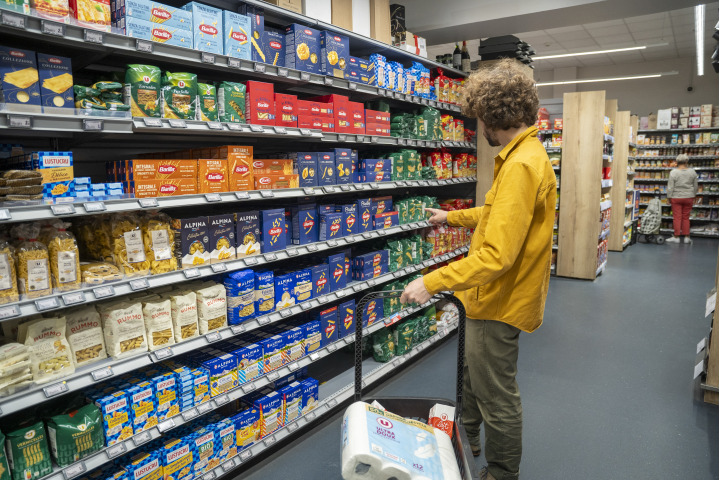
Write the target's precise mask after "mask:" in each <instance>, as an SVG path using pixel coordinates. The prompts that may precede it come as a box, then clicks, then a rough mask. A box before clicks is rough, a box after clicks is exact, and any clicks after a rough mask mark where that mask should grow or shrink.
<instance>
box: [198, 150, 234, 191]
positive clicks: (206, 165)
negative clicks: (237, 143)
mask: <svg viewBox="0 0 719 480" xmlns="http://www.w3.org/2000/svg"><path fill="white" fill-rule="evenodd" d="M197 167H198V168H197V184H198V190H199V191H198V192H197V193H217V192H227V191H228V188H227V177H228V175H227V160H224V159H219V158H218V159H204V158H203V159H200V160H198V161H197Z"/></svg>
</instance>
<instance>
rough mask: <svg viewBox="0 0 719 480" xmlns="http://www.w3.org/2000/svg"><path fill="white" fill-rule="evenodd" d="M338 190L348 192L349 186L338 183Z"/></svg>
mask: <svg viewBox="0 0 719 480" xmlns="http://www.w3.org/2000/svg"><path fill="white" fill-rule="evenodd" d="M340 190H342V191H343V192H349V191H350V186H349V185H340Z"/></svg>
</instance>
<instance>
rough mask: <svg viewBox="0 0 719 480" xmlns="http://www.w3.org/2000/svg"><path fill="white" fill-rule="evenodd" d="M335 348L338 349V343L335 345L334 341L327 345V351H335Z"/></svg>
mask: <svg viewBox="0 0 719 480" xmlns="http://www.w3.org/2000/svg"><path fill="white" fill-rule="evenodd" d="M335 350H337V345H335V344H334V343H331V344H329V345H327V351H328V352H330V353H332V352H334V351H335Z"/></svg>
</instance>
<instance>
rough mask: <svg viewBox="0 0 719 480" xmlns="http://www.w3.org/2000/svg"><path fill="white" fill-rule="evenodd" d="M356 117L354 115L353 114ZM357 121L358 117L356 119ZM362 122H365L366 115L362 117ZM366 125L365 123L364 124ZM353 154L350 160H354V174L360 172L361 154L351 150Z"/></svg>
mask: <svg viewBox="0 0 719 480" xmlns="http://www.w3.org/2000/svg"><path fill="white" fill-rule="evenodd" d="M353 115H354V114H353ZM355 121H356V117H355ZM362 122H364V113H363V117H362ZM363 125H364V123H363ZM351 152H352V153H350V158H351V159H352V173H355V172H357V171H358V170H359V152H358V151H357V150H351Z"/></svg>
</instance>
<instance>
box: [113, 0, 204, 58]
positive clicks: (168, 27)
mask: <svg viewBox="0 0 719 480" xmlns="http://www.w3.org/2000/svg"><path fill="white" fill-rule="evenodd" d="M113 6H114V7H115V8H114V9H113V11H112V26H113V27H115V28H118V29H120V30H122V33H124V34H125V35H127V36H130V37H134V38H141V39H144V40H152V41H155V42H160V43H167V44H168V45H176V46H180V47H186V48H192V47H193V35H192V14H191V13H190V12H188V11H186V10H183V9H179V8H175V7H170V6H169V5H163V4H162V3H157V2H151V1H149V0H123V1H113Z"/></svg>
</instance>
